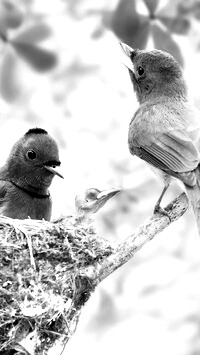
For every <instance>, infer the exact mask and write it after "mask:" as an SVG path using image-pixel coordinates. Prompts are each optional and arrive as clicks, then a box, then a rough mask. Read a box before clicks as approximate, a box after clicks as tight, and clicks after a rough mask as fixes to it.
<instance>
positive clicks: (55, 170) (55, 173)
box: [44, 165, 64, 179]
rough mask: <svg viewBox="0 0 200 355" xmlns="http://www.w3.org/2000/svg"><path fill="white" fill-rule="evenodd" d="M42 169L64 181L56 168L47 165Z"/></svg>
mask: <svg viewBox="0 0 200 355" xmlns="http://www.w3.org/2000/svg"><path fill="white" fill-rule="evenodd" d="M44 168H45V169H46V170H48V171H49V172H50V173H52V174H54V175H57V176H59V177H60V178H62V179H64V177H63V176H62V175H61V174H60V173H59V171H57V169H58V167H57V166H56V167H53V166H49V165H44Z"/></svg>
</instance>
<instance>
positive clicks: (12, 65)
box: [0, 51, 21, 102]
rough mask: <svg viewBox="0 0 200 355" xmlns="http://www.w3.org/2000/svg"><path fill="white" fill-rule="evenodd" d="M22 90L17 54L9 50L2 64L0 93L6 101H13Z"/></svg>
mask: <svg viewBox="0 0 200 355" xmlns="http://www.w3.org/2000/svg"><path fill="white" fill-rule="evenodd" d="M20 91H21V90H20V83H19V81H18V78H17V65H16V56H15V55H14V53H12V52H11V51H7V53H6V54H5V57H4V58H3V62H2V65H1V73H0V93H1V95H2V97H3V98H4V99H5V100H6V101H8V102H12V101H14V100H16V99H17V98H18V96H19V94H20Z"/></svg>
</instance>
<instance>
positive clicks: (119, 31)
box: [110, 0, 150, 49]
mask: <svg viewBox="0 0 200 355" xmlns="http://www.w3.org/2000/svg"><path fill="white" fill-rule="evenodd" d="M110 27H111V29H112V30H113V32H114V33H115V34H116V36H117V37H118V38H119V39H120V40H121V41H123V42H125V43H126V44H128V45H130V46H132V47H136V48H139V49H143V48H145V47H146V44H147V40H148V35H149V28H150V22H149V18H148V17H146V16H142V15H139V14H138V13H137V11H136V8H135V1H133V0H128V1H123V0H121V1H120V3H119V5H118V7H117V9H116V10H115V12H114V13H113V15H112V21H111V24H110Z"/></svg>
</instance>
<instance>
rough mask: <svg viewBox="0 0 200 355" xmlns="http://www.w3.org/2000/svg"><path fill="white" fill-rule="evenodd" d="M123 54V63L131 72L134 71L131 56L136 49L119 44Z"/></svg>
mask: <svg viewBox="0 0 200 355" xmlns="http://www.w3.org/2000/svg"><path fill="white" fill-rule="evenodd" d="M119 44H120V46H121V49H122V52H123V58H122V63H123V64H124V65H125V66H126V67H127V68H128V69H130V70H131V71H134V66H133V63H132V61H131V55H132V54H133V53H134V49H133V48H131V47H130V46H128V44H125V43H123V42H119Z"/></svg>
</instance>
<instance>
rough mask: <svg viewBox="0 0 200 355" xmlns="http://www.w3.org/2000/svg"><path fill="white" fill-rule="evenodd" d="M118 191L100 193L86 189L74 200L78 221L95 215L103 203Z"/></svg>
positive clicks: (111, 190)
mask: <svg viewBox="0 0 200 355" xmlns="http://www.w3.org/2000/svg"><path fill="white" fill-rule="evenodd" d="M118 192H120V189H110V190H103V191H100V190H98V189H95V188H90V189H87V190H86V191H85V192H84V193H83V194H81V195H77V196H76V198H75V206H76V211H77V215H78V218H79V219H87V218H89V217H90V215H91V214H93V213H96V212H97V211H98V210H99V209H100V208H101V207H103V206H104V205H105V203H106V202H107V201H108V200H109V199H110V198H111V197H113V196H114V195H116V194H117V193H118Z"/></svg>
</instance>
